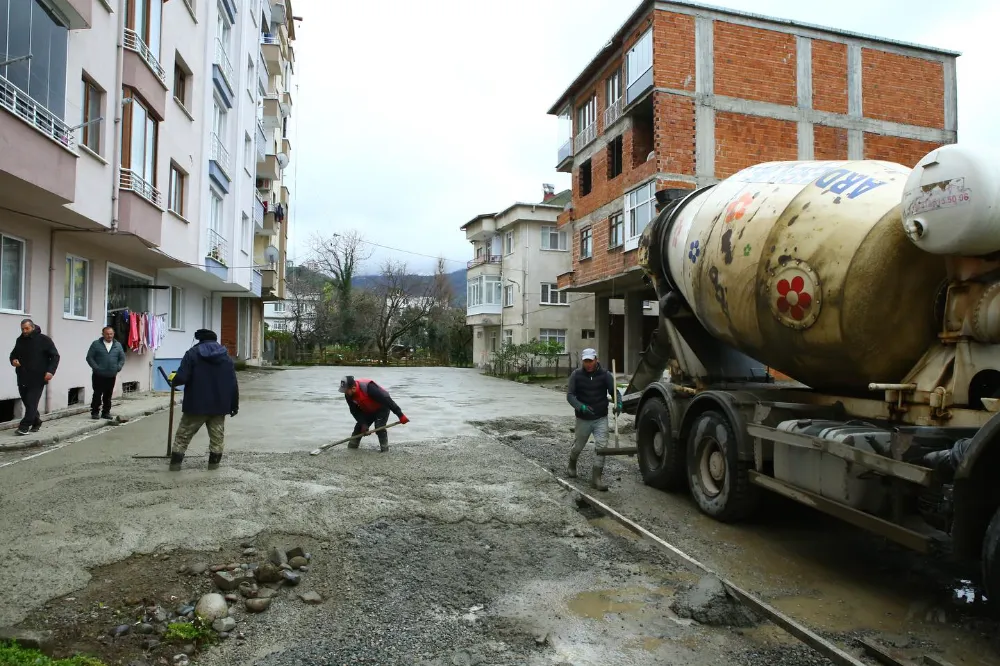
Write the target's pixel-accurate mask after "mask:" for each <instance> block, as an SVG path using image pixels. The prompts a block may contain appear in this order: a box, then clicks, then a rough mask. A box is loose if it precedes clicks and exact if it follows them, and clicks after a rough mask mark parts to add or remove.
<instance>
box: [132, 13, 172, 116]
mask: <svg viewBox="0 0 1000 666" xmlns="http://www.w3.org/2000/svg"><path fill="white" fill-rule="evenodd" d="M124 44H125V55H124V58H123V62H122V83H124V84H125V85H126V86H129V87H130V88H134V89H135V90H137V91H138V92H139V96H140V97H142V99H143V101H144V102H146V104H148V105H149V108H150V110H151V111H152V112H153V115H155V116H156V117H157V118H158V119H160V120H162V119H163V118H165V117H166V105H167V72H166V70H164V69H163V66H162V65H160V62H159V60H157V59H156V55H155V54H154V53H153V52H152V51H150V49H149V47H148V46H147V45H146V43H145V42H144V41H142V38H141V37H139V35H138V34H136V32H135V31H134V30H129V29H128V28H126V29H125V33H124Z"/></svg>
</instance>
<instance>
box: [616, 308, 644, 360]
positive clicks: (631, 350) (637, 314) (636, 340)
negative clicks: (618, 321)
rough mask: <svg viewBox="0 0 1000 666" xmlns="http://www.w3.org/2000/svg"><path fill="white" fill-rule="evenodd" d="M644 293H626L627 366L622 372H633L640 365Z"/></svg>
mask: <svg viewBox="0 0 1000 666" xmlns="http://www.w3.org/2000/svg"><path fill="white" fill-rule="evenodd" d="M642 317H643V312H642V295H641V294H638V293H632V294H625V367H624V368H622V369H621V372H622V374H632V373H633V372H635V369H636V367H637V366H638V365H639V354H640V353H641V352H642V351H643V349H642Z"/></svg>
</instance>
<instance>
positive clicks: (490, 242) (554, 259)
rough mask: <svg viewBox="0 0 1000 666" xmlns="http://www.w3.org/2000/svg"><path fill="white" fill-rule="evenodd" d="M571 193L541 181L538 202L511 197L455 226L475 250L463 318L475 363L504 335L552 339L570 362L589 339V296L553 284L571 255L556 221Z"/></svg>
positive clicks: (513, 339) (509, 339)
mask: <svg viewBox="0 0 1000 666" xmlns="http://www.w3.org/2000/svg"><path fill="white" fill-rule="evenodd" d="M569 199H570V191H569V190H566V191H565V192H561V193H559V194H558V195H556V194H555V193H554V192H553V191H552V188H551V186H548V185H546V186H545V197H544V199H543V201H542V202H540V203H515V204H513V205H512V206H510V207H509V208H507V209H506V210H504V211H501V212H499V213H491V214H487V215H479V216H477V217H475V218H473V219H472V220H470V221H469V222H467V223H466V224H464V225H463V226H462V227H461V229H462V231H464V232H465V236H466V238H467V239H468V240H469V241H470V242H471V243H472V245H473V251H474V253H475V258H474V259H472V260H471V261H469V264H468V272H467V280H468V292H467V300H466V318H465V321H466V323H467V324H468V325H469V326H472V328H473V335H472V358H473V362H474V363H475V365H476V367H479V368H483V367H485V366H486V365H487V364H489V363H490V359H491V356H492V353H493V352H495V351H497V349H499V348H500V346H501V345H502V344H504V343H505V342H506V343H514V344H521V343H525V342H530V341H531V340H532V339H537V340H539V341H557V342H559V343H561V344H562V345H563V349H564V350H565V352H566V353H567V354H568V355H570V360H569V361H570V363H572V362H573V361H574V358H576V357H578V356H579V352H580V351H582V350H583V349H585V348H586V347H588V346H592V345H593V344H594V341H595V333H594V303H593V298H592V297H590V296H589V295H588V294H573V295H569V294H567V293H565V292H560V291H559V290H558V289H557V288H556V281H557V276H559V275H560V274H561V273H565V272H566V271H568V270H569V269H570V267H571V265H572V260H573V257H572V253H571V252H570V250H571V249H572V248H571V245H570V242H569V239H568V238H567V234H566V231H565V230H560V229H557V228H556V218H557V217H558V216H559V214H560V213H561V212H562V211H563V208H564V207H565V205H566V203H567V202H568V201H569ZM566 363H567V361H566V360H563V366H564V367H568V366H567V365H566Z"/></svg>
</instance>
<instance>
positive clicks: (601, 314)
mask: <svg viewBox="0 0 1000 666" xmlns="http://www.w3.org/2000/svg"><path fill="white" fill-rule="evenodd" d="M610 305H611V299H610V298H608V297H607V296H597V297H596V298H594V308H595V311H594V331H595V332H596V334H597V340H596V341H595V342H596V343H597V346H596V347H595V349H597V358H599V359H601V364H602V365H604V366H605V367H607V368H610V367H611V361H610V358H611V313H610Z"/></svg>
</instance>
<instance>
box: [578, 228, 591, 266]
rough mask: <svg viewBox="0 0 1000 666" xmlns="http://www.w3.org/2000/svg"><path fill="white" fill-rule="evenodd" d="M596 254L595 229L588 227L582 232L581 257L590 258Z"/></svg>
mask: <svg viewBox="0 0 1000 666" xmlns="http://www.w3.org/2000/svg"><path fill="white" fill-rule="evenodd" d="M593 256H594V229H593V227H587V228H586V229H584V230H582V231H581V232H580V258H581V259H590V258H591V257H593Z"/></svg>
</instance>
